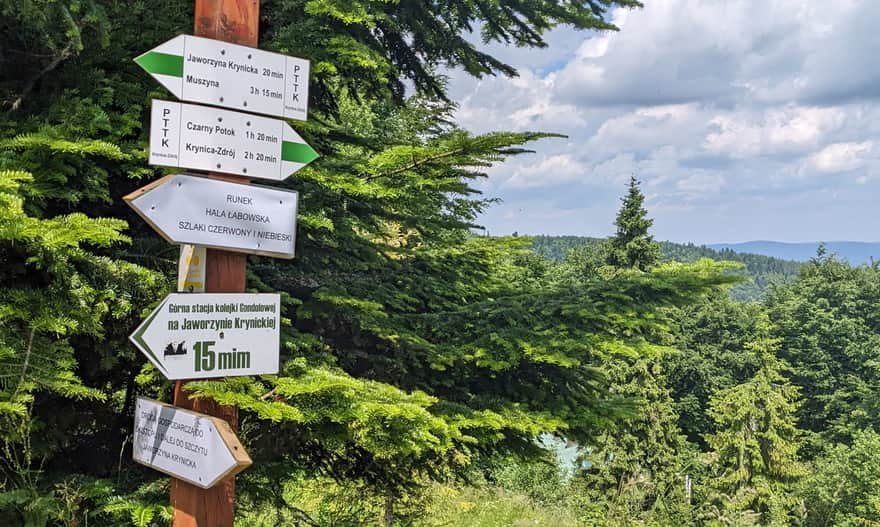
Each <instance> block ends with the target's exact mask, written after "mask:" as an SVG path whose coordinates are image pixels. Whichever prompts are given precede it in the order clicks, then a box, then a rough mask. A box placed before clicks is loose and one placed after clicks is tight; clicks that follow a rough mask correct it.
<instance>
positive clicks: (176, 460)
mask: <svg viewBox="0 0 880 527" xmlns="http://www.w3.org/2000/svg"><path fill="white" fill-rule="evenodd" d="M133 449H134V460H135V461H136V462H138V463H141V464H143V465H146V466H148V467H152V468H154V469H156V470H158V471H159V472H164V473H165V474H168V475H170V476H173V477H175V478H178V479H182V480H184V481H186V482H188V483H192V484H193V485H196V486H198V487H201V488H203V489H208V488H211V487H213V486H214V485H216V484H217V483H220V482H221V481H222V480H224V479H226V478H228V477H230V476H234V475H235V474H238V473H239V472H241V471H242V470H244V469H246V468H247V467H249V466H250V465H251V463H252V461H251V458H250V456H249V455H248V453H247V452H245V450H244V447H243V446H242V445H241V443H240V442H239V440H238V438H237V437H236V436H235V432H233V431H232V428H231V427H230V426H229V423H227V422H226V421H224V420H223V419H220V418H219V417H213V416H210V415H205V414H200V413H198V412H192V411H190V410H184V409H182V408H177V407H175V406H172V405H170V404H165V403H161V402H159V401H154V400H152V399H145V398H142V397H139V398H138V400H137V405H136V407H135V415H134V447H133Z"/></svg>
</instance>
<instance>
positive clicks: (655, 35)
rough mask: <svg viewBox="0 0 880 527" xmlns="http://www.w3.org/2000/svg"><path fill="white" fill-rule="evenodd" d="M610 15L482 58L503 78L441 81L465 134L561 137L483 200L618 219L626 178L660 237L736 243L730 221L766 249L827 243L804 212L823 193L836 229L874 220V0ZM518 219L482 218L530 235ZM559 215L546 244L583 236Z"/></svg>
mask: <svg viewBox="0 0 880 527" xmlns="http://www.w3.org/2000/svg"><path fill="white" fill-rule="evenodd" d="M613 18H614V22H615V23H617V24H618V25H619V26H620V27H621V31H620V32H614V33H601V34H595V33H593V34H591V33H576V32H574V31H571V30H570V29H560V30H554V31H552V32H551V33H550V35H549V39H550V42H551V46H550V48H547V49H544V50H540V51H528V52H523V51H522V50H516V49H514V48H509V49H502V48H498V47H493V48H492V49H490V50H489V51H490V52H498V51H501V52H502V56H503V58H504V59H505V60H507V61H508V62H510V63H512V64H514V65H515V66H518V67H520V73H521V75H520V77H518V78H516V79H505V78H487V79H483V80H480V81H476V80H466V79H464V78H463V77H460V76H453V77H452V79H453V82H452V88H453V95H455V96H456V99H457V100H459V101H460V102H461V105H460V110H459V114H458V117H459V122H461V123H462V124H463V125H464V126H465V127H467V128H470V129H473V130H475V131H487V130H499V129H508V130H546V131H555V132H562V133H566V134H568V135H569V138H568V139H567V140H545V141H542V142H540V143H538V145H537V146H536V149H537V150H538V152H539V153H538V156H539V157H537V158H528V157H521V158H517V159H516V160H513V161H512V162H509V163H506V164H505V165H504V167H503V168H502V169H500V170H493V171H492V176H491V177H490V179H491V180H492V181H493V182H494V183H490V184H489V185H488V186H487V189H486V190H487V191H490V192H489V193H490V194H491V195H498V196H500V197H502V198H503V199H504V200H505V201H506V205H504V207H505V210H507V211H508V212H509V211H510V210H515V211H518V210H519V208H518V207H517V206H516V204H517V203H518V202H519V200H521V199H524V198H525V197H531V196H533V195H534V194H536V193H539V194H541V196H543V197H544V198H545V199H547V200H549V201H553V200H554V199H556V200H565V201H566V203H568V205H567V206H566V207H567V208H566V210H568V211H569V212H570V211H573V210H589V211H591V212H590V214H593V216H592V217H594V218H595V217H596V216H595V215H596V214H598V212H597V211H598V210H600V209H601V210H605V208H609V207H610V208H611V209H613V208H615V207H616V205H617V200H616V197H618V196H620V195H621V194H622V193H623V191H624V186H625V182H626V180H627V179H628V178H629V177H630V176H631V175H635V176H636V177H637V178H639V179H640V180H642V181H643V188H644V190H645V192H646V194H647V195H648V196H649V200H648V208H649V210H650V211H652V212H656V214H657V217H656V218H655V219H656V220H657V221H656V223H655V225H656V226H657V228H658V229H661V231H659V232H658V236H661V237H662V236H663V235H664V234H663V231H662V229H670V231H669V232H670V233H673V234H667V236H669V237H671V238H677V239H685V240H688V239H690V240H695V241H700V240H701V239H704V240H707V241H713V240H719V239H735V238H739V236H733V235H729V234H728V233H736V232H739V230H738V229H740V230H741V229H742V228H743V222H746V223H748V222H759V223H761V225H762V227H761V228H765V229H769V230H768V231H767V232H766V233H765V234H764V235H763V237H765V238H773V237H774V236H775V235H774V232H779V233H780V234H779V235H778V236H776V237H777V238H780V239H786V238H788V239H792V238H796V236H794V235H793V233H796V232H798V231H799V230H803V229H805V228H806V227H807V226H808V225H809V226H811V228H812V231H811V232H825V233H826V234H824V235H823V236H822V237H823V238H829V239H830V238H832V237H833V236H830V235H829V234H827V233H828V232H831V230H833V226H825V225H824V224H822V223H821V221H820V220H819V219H818V216H815V215H816V214H818V211H826V212H827V210H829V207H830V205H828V204H827V203H824V202H821V200H823V199H826V200H828V199H831V198H830V196H837V197H836V198H835V200H834V203H835V204H836V205H835V206H839V207H840V209H839V210H841V211H842V212H843V213H844V215H845V216H846V215H848V216H847V217H848V218H850V216H852V215H862V216H863V220H862V221H849V220H848V223H844V222H843V221H842V220H841V221H839V222H838V224H839V225H840V226H841V227H840V228H841V229H843V226H844V225H846V226H847V228H848V229H852V228H853V225H855V226H856V228H858V229H865V228H866V227H865V226H866V225H869V224H870V223H871V221H868V220H867V218H869V217H873V216H872V215H873V212H872V211H873V208H874V204H873V200H869V201H866V200H867V198H866V196H870V195H871V193H872V192H873V193H876V194H878V195H880V147H878V146H877V145H878V144H880V90H877V86H880V68H874V67H872V64H873V62H874V61H875V57H877V56H878V55H880V32H878V31H876V30H875V29H874V25H875V21H876V20H878V19H880V2H878V1H876V0H839V1H838V0H836V1H835V2H820V1H819V0H770V1H767V0H651V2H646V7H645V8H644V9H641V10H616V11H615V12H614V13H613ZM831 175H835V177H828V176H831ZM491 191H495V192H497V194H492V192H491ZM599 200H602V203H601V205H602V207H599V204H600V203H599ZM574 202H578V203H579V205H578V206H575V205H573V204H572V203H574ZM797 214H801V216H800V217H799V216H797ZM811 214H812V215H813V216H809V215H811ZM808 216H809V218H808ZM517 217H519V216H516V215H515V214H514V215H513V216H509V215H508V216H507V217H503V216H502V215H498V214H490V215H487V221H490V222H496V224H497V225H502V224H503V225H510V226H512V227H511V228H507V229H501V230H507V231H513V230H519V231H520V232H541V231H539V230H530V229H529V228H527V227H526V226H523V225H517V223H516V222H517V221H519V220H516V218H517ZM572 217H573V216H572V214H568V215H562V216H559V217H556V218H555V221H559V222H561V224H563V226H559V227H554V229H553V232H562V231H564V225H565V224H567V225H569V231H568V232H571V233H573V234H577V233H580V232H581V230H580V229H582V228H583V225H582V224H579V223H578V222H576V221H574V220H573V219H572ZM827 217H829V216H827V214H826V215H825V216H823V217H822V218H823V219H822V221H826V219H827ZM543 218H544V219H543V220H542V221H543V222H545V223H541V222H536V223H535V225H546V222H547V221H550V216H549V215H545V216H544V217H543ZM850 220H851V218H850ZM566 222H567V223H566ZM606 223H607V222H606ZM607 224H608V225H610V223H607ZM820 227H821V228H820ZM756 228H757V227H756ZM535 229H537V227H535ZM681 229H691V231H689V232H684V231H682V230H681ZM496 230H497V229H496ZM547 232H550V231H547ZM755 232H757V231H755ZM675 233H678V234H675ZM701 233H702V234H701ZM860 233H861V234H860ZM841 236H843V237H849V238H858V237H859V236H861V237H863V238H869V237H872V236H873V237H874V238H876V235H872V234H871V233H869V231H867V230H863V231H859V232H850V231H847V232H846V233H843V234H841ZM802 238H804V237H802Z"/></svg>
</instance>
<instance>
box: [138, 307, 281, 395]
mask: <svg viewBox="0 0 880 527" xmlns="http://www.w3.org/2000/svg"><path fill="white" fill-rule="evenodd" d="M280 317H281V296H280V295H278V294H276V293H259V294H253V293H200V294H185V293H171V294H170V295H168V296H167V297H166V298H165V300H163V301H162V303H161V304H159V306H158V307H157V308H156V309H154V310H153V312H152V313H150V316H149V317H147V319H146V320H144V321H143V322H142V323H141V325H140V326H138V328H137V329H136V330H135V331H134V333H132V334H131V336H130V337H129V339H130V340H131V342H132V343H133V344H134V345H135V346H137V348H138V349H139V350H140V351H141V353H143V354H144V355H146V356H147V358H148V359H150V362H152V363H153V365H154V366H156V368H157V369H158V370H159V371H160V372H162V374H163V375H164V376H165V377H166V378H167V379H169V380H177V379H207V378H212V377H231V376H240V375H262V374H272V373H278V353H279V346H280V341H281V329H280V327H279V326H280V320H281V319H280Z"/></svg>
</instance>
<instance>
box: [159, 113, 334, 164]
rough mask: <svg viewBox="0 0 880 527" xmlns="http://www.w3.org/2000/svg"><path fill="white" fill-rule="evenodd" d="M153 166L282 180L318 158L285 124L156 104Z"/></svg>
mask: <svg viewBox="0 0 880 527" xmlns="http://www.w3.org/2000/svg"><path fill="white" fill-rule="evenodd" d="M151 122H152V126H151V127H150V164H151V165H162V166H169V167H181V168H194V169H197V170H211V171H215V172H226V173H229V174H238V175H241V176H250V177H257V178H263V179H273V180H275V181H281V180H284V179H287V177H288V176H290V175H291V174H293V173H294V172H296V171H297V170H299V169H301V168H302V167H304V166H306V165H307V164H309V163H311V162H312V161H314V160H315V159H316V158H317V157H318V154H317V153H316V152H315V151H314V150H312V147H310V146H309V145H308V144H306V142H305V141H304V140H303V138H302V137H300V136H299V134H297V133H296V131H295V130H294V129H293V128H291V127H290V125H289V124H287V123H286V122H284V121H281V120H278V119H269V118H267V117H257V116H255V115H249V114H246V113H239V112H232V111H229V110H221V109H219V108H210V107H207V106H196V105H194V104H183V103H179V102H168V101H160V100H153V111H152V120H151Z"/></svg>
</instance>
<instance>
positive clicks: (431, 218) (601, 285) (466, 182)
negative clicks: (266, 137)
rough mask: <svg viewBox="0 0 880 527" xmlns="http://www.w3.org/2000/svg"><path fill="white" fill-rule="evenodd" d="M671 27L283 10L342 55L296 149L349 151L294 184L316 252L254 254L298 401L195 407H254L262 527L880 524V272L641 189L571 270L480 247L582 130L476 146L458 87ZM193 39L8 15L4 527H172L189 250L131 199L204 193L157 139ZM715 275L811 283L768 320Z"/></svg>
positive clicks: (170, 17)
mask: <svg viewBox="0 0 880 527" xmlns="http://www.w3.org/2000/svg"><path fill="white" fill-rule="evenodd" d="M640 5H641V4H640V3H639V2H637V1H635V0H588V1H586V2H553V1H535V2H525V3H523V2H513V1H508V0H500V1H497V2H482V1H478V2H471V1H466V0H454V1H449V2H439V3H436V2H434V3H431V2H378V1H360V2H347V1H343V2H335V1H327V0H308V1H304V0H274V1H263V2H261V16H260V35H259V40H260V47H261V48H262V49H267V50H273V51H277V52H280V53H287V54H291V55H296V56H300V57H304V58H307V59H309V60H310V61H311V64H312V77H311V79H310V112H309V121H308V122H296V123H292V124H293V126H294V127H295V128H296V130H297V131H298V132H299V133H300V134H301V135H302V136H303V138H304V139H305V140H307V142H308V143H309V144H310V145H312V147H313V148H315V150H316V151H318V152H319V153H320V154H321V157H320V158H319V159H318V160H316V161H315V162H313V163H311V164H310V165H308V166H307V167H306V168H304V169H302V170H300V171H299V172H297V173H296V174H295V175H294V176H293V177H291V178H289V179H288V180H286V181H284V182H282V183H279V184H278V185H277V186H279V187H280V188H285V189H291V190H296V191H297V192H299V200H300V208H299V211H298V216H297V232H296V239H297V244H296V257H295V258H294V259H293V260H289V261H288V260H279V259H273V258H268V257H261V256H251V257H249V259H248V274H247V290H248V291H250V292H280V293H281V297H282V301H283V314H282V323H283V330H282V341H281V370H280V372H279V374H278V375H266V376H259V377H235V378H226V379H217V380H210V381H200V382H193V383H189V384H188V385H187V386H188V389H189V390H190V395H191V396H192V397H201V398H210V399H213V400H215V401H217V402H219V403H222V404H225V405H235V406H237V407H239V408H240V411H241V419H240V423H239V436H240V438H241V440H242V442H243V444H244V446H245V448H246V449H247V450H248V452H249V453H250V455H251V457H252V458H253V460H254V465H253V466H252V467H251V468H250V469H249V470H248V471H246V472H244V473H243V474H242V475H241V476H239V478H238V483H237V492H238V496H237V516H236V524H237V525H238V524H240V525H247V526H265V525H285V524H290V525H307V526H312V527H314V526H315V525H321V526H325V525H326V526H330V525H337V526H338V525H385V526H386V527H391V526H404V525H413V526H415V525H423V526H426V527H427V526H429V525H440V524H444V522H446V524H448V522H449V521H451V520H450V518H458V519H459V520H460V521H471V520H467V517H468V515H470V516H471V517H472V521H473V523H472V524H473V525H480V524H478V523H476V522H478V521H483V520H481V519H480V518H479V516H480V515H488V516H483V518H484V519H486V521H490V520H491V521H496V520H497V521H506V520H504V518H508V516H506V515H508V514H510V515H513V516H511V517H510V523H511V524H512V522H514V521H517V520H518V519H521V518H522V517H529V518H531V516H529V515H532V514H540V513H546V514H552V515H555V518H556V520H553V521H557V522H558V523H559V524H572V525H578V524H580V525H633V524H635V523H636V522H642V523H643V524H653V525H721V524H731V523H732V522H740V523H738V524H739V525H747V524H749V523H747V522H752V523H751V524H759V525H783V524H804V525H825V524H837V525H846V524H847V523H846V522H849V524H851V525H856V524H859V523H858V522H862V523H865V522H869V521H878V518H877V514H876V513H875V511H874V510H873V509H872V508H871V507H870V506H869V505H866V504H872V503H874V502H875V500H876V496H875V494H876V489H874V488H873V486H872V485H871V483H870V482H871V481H872V480H871V477H872V474H873V472H872V471H873V470H874V469H873V468H872V467H874V466H875V465H876V463H875V462H874V461H873V460H874V457H875V456H876V455H877V454H876V452H877V449H876V448H874V446H875V445H876V443H877V442H878V439H877V437H876V434H874V432H873V431H872V429H871V426H872V425H871V423H873V422H874V421H875V420H876V419H875V418H876V415H875V414H876V413H877V409H878V408H880V406H878V405H877V404H876V402H875V401H876V395H875V394H876V390H877V387H878V386H880V385H878V383H877V380H876V367H875V366H876V363H877V360H876V355H877V349H878V346H877V344H878V327H880V326H878V324H880V321H878V320H877V313H878V312H880V311H878V309H877V306H878V305H880V304H878V303H880V296H878V294H880V292H878V284H880V281H878V280H877V278H878V276H877V273H878V269H877V267H876V265H875V266H862V267H850V266H848V265H846V264H845V263H842V262H840V261H838V260H836V259H834V258H831V257H826V256H824V255H819V256H817V258H816V259H815V260H814V261H812V262H810V263H808V264H805V265H804V266H803V267H802V268H800V269H799V270H798V269H794V268H792V267H791V266H790V265H789V264H788V263H781V264H780V263H779V262H776V261H769V260H768V261H763V260H760V259H757V258H752V257H740V256H738V255H735V254H732V253H723V254H721V255H718V254H715V253H705V254H704V253H702V252H701V251H696V254H695V253H694V250H693V249H692V248H691V249H687V251H689V252H688V254H687V255H677V254H675V251H676V250H679V251H684V252H687V251H685V250H684V249H676V248H674V247H671V246H669V245H663V244H658V243H657V242H655V241H654V240H653V238H652V236H651V234H650V227H651V222H650V217H649V213H650V211H649V210H648V209H647V208H646V207H645V206H644V203H643V199H641V200H640V197H641V195H640V191H639V189H638V185H637V184H636V183H635V180H633V182H632V183H631V186H630V188H629V192H628V194H626V195H625V196H624V202H623V203H622V207H621V213H620V215H619V217H618V220H617V226H618V233H617V235H616V236H615V237H613V238H612V239H611V240H609V241H608V242H596V243H592V242H591V243H590V244H586V245H583V244H579V246H574V245H572V246H571V247H568V246H565V247H564V249H566V250H564V251H563V250H562V249H560V248H558V247H557V249H554V250H555V251H557V252H556V253H554V254H553V255H552V256H553V257H552V258H549V259H548V258H544V257H543V256H542V254H548V253H547V251H546V250H544V249H542V248H541V244H542V243H544V242H543V241H542V239H541V238H537V239H535V240H532V239H530V238H526V237H498V238H493V237H485V236H479V235H477V234H475V233H476V232H478V231H477V230H476V229H475V227H478V225H479V221H480V220H479V218H480V214H481V213H482V212H483V211H484V210H486V208H487V207H490V206H492V204H493V196H484V195H482V194H481V193H480V191H478V190H477V185H476V182H477V181H478V180H480V179H482V178H485V177H487V169H488V167H491V166H493V165H496V164H500V163H503V162H504V161H505V160H507V159H510V158H511V157H514V156H524V155H529V154H530V153H531V151H530V148H532V145H533V143H534V142H535V141H537V140H539V139H549V140H552V139H554V138H557V137H558V136H556V135H555V134H553V131H552V130H548V131H540V130H538V131H516V132H511V131H505V130H498V131H495V132H491V133H485V134H479V135H478V134H473V133H470V132H469V131H467V130H464V129H462V128H460V127H459V126H458V125H457V124H456V123H455V109H456V106H455V101H452V100H450V97H449V94H448V93H447V91H446V89H445V81H444V77H443V76H442V75H441V74H440V73H438V72H439V71H441V68H453V71H456V72H457V74H468V75H474V76H482V75H515V74H516V72H515V70H514V69H513V68H512V67H511V66H510V65H508V64H505V63H504V62H502V61H500V60H499V59H497V58H495V57H493V56H491V55H489V54H487V53H486V52H485V51H483V50H484V49H485V47H484V46H481V45H479V44H476V43H475V42H476V41H477V40H481V41H482V42H483V43H489V42H496V43H506V44H509V45H511V46H519V47H541V46H545V45H546V42H545V41H544V35H545V33H546V32H547V31H548V30H550V29H552V28H554V27H557V26H569V27H572V28H575V29H579V30H583V31H614V30H616V28H615V27H614V26H613V25H612V24H611V23H610V22H609V20H610V16H609V14H610V12H611V10H613V9H616V8H638V7H640ZM192 25H193V3H192V2H191V1H177V0H170V1H169V0H164V1H162V2H157V1H152V0H144V1H139V2H120V1H97V0H60V1H47V0H32V1H27V2H19V1H13V0H4V1H2V3H0V524H2V525H26V526H28V527H43V526H56V525H64V526H81V525H86V524H88V525H106V526H114V525H119V526H122V525H138V526H151V525H167V524H169V521H170V517H169V515H170V507H169V505H168V487H169V485H168V478H167V477H165V476H163V475H161V474H159V473H157V472H154V471H151V470H149V469H147V468H145V467H142V466H140V465H137V464H135V463H133V462H132V460H131V436H132V426H133V407H134V402H135V400H136V398H137V397H138V396H145V397H151V398H155V399H159V400H162V401H170V400H171V397H172V383H171V382H169V381H168V380H166V379H165V378H164V377H163V376H162V375H161V374H160V373H159V372H158V371H157V370H156V369H155V368H154V367H153V366H152V365H150V363H149V361H147V360H146V358H145V357H144V356H143V355H141V354H140V353H139V352H138V351H137V350H136V349H135V348H134V347H133V346H132V345H131V344H130V343H129V342H128V340H127V338H128V335H129V334H130V333H131V332H132V331H133V329H134V328H135V327H136V326H137V325H138V324H139V323H140V322H141V321H142V319H143V318H144V317H145V316H146V315H147V314H148V313H149V312H150V311H151V310H152V308H154V307H155V306H156V305H157V304H158V303H159V302H160V301H161V300H162V299H163V298H164V297H165V296H166V295H167V294H168V293H169V292H171V291H173V290H174V286H175V277H176V266H175V263H176V262H177V258H178V252H177V251H178V249H177V248H176V247H174V246H173V245H171V244H169V243H167V242H166V241H164V240H163V239H161V238H160V237H159V236H158V235H157V234H156V233H155V232H154V231H153V230H152V229H151V227H150V226H149V225H147V224H146V223H145V222H143V221H142V220H141V219H140V218H139V217H137V216H136V215H135V214H134V213H133V212H132V210H131V209H130V208H128V207H127V206H126V205H125V203H124V202H123V200H122V196H124V195H127V194H129V193H130V192H132V191H134V190H135V189H137V188H139V187H141V186H143V185H145V184H147V183H149V182H151V181H154V180H156V179H158V178H159V177H160V176H162V175H164V174H167V173H172V172H171V171H170V169H160V168H157V167H152V166H150V165H148V164H147V139H148V132H149V130H148V129H147V125H146V123H147V121H148V116H149V111H150V105H151V100H152V99H154V98H163V99H171V95H170V94H169V93H167V92H166V91H164V89H162V88H161V87H160V86H158V85H157V83H155V82H154V81H153V80H152V79H150V78H149V76H148V75H146V74H144V73H143V72H142V71H141V70H140V69H139V68H138V66H137V65H136V64H135V63H134V62H133V61H132V59H133V58H134V57H136V56H137V55H139V54H141V53H143V52H144V51H146V50H148V49H151V48H152V47H154V46H156V45H157V44H159V43H161V42H164V41H166V40H168V39H170V38H172V37H174V36H175V35H178V34H181V33H188V32H189V31H190V28H191V27H192ZM585 177H589V175H585ZM625 192H627V189H625V188H623V187H622V188H621V194H624V193H625ZM627 200H629V201H627ZM613 221H614V218H609V219H608V223H609V225H610V224H612V222H613ZM550 245H552V244H550ZM558 245H559V244H557V246H558ZM568 249H570V250H568ZM661 249H663V253H662V254H663V255H664V257H663V258H661V257H660V256H661ZM609 251H612V252H609ZM682 254H683V253H682ZM705 257H708V258H705ZM715 260H740V261H745V264H746V266H747V269H748V271H749V272H750V273H752V274H755V273H757V274H756V276H768V275H772V274H778V275H780V276H782V277H783V278H784V279H783V280H778V281H777V280H775V279H771V278H767V279H766V280H765V279H764V278H761V279H760V280H762V281H761V282H760V283H759V285H758V287H759V288H760V290H761V292H762V293H763V294H762V295H761V296H760V298H761V300H760V302H752V303H742V302H739V301H738V300H736V299H734V298H731V296H730V294H729V292H728V289H730V288H731V287H742V286H735V284H740V283H743V277H742V270H741V266H738V265H737V264H736V263H729V262H727V263H724V262H720V261H715ZM754 266H758V267H757V268H755V267H754ZM758 268H760V269H758ZM756 269H758V270H756ZM798 273H799V274H798ZM794 275H797V276H796V278H795V277H794ZM756 283H758V281H756ZM735 291H736V290H735ZM734 296H736V295H734ZM746 296H748V298H751V299H755V298H758V295H757V294H755V295H746ZM736 298H745V296H739V297H736ZM730 401H736V402H737V404H736V405H731V404H730ZM763 401H770V402H771V403H772V404H764V403H763ZM753 422H755V423H760V426H751V423H753ZM553 441H560V442H562V444H563V445H564V444H568V445H570V446H571V445H574V447H572V448H575V447H576V449H577V454H576V457H577V458H578V462H577V464H576V466H575V467H574V468H573V469H571V471H561V470H557V468H558V467H557V464H556V462H555V460H554V459H553V450H552V449H550V450H548V449H547V448H546V445H547V444H548V443H553ZM850 447H851V448H850ZM830 459H834V460H840V463H832V462H830V461H829V460H830ZM548 461H550V462H549V463H548ZM843 463H847V464H848V465H847V466H852V467H853V473H852V474H850V473H848V472H846V470H845V469H844V468H843V465H842V464H843ZM685 480H687V481H690V482H693V486H692V487H690V486H686V485H685V483H683V482H684V481H685ZM842 481H844V482H849V481H856V482H859V483H858V485H855V484H854V485H852V486H847V487H846V489H845V490H846V491H845V492H843V491H841V492H839V493H834V492H825V490H824V489H828V488H830V486H831V485H840V482H842ZM688 485H690V483H688ZM688 489H691V490H688ZM509 496H514V498H515V499H514V498H510V499H508V498H509ZM517 500H520V501H517ZM466 503H469V504H470V505H462V504H466ZM492 507H497V508H496V509H492ZM517 507H518V508H517ZM490 510H494V511H495V512H493V513H491V514H490V513H489V512H488V511H490ZM493 515H494V516H493ZM517 515H520V516H517ZM523 515H525V516H523ZM493 518H494V519H493ZM797 522H801V523H797ZM828 522H831V523H828ZM461 525H466V524H465V523H461ZM486 525H494V524H486Z"/></svg>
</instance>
